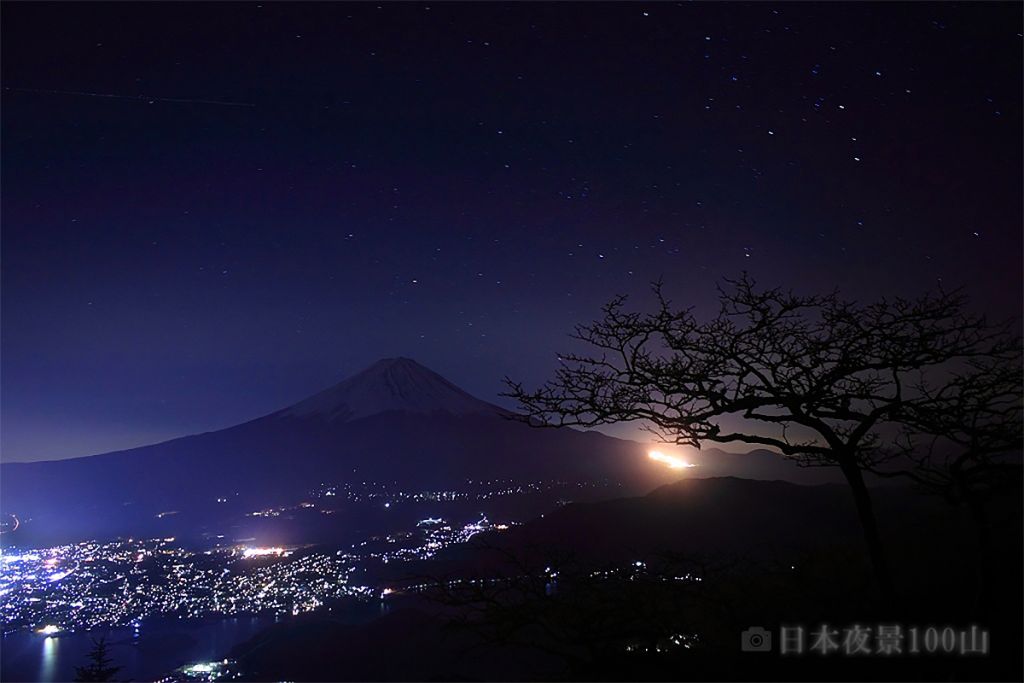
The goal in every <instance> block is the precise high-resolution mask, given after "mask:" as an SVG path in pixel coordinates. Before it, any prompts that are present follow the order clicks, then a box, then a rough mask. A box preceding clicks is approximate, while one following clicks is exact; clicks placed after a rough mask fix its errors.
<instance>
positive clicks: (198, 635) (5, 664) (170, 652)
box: [0, 617, 274, 683]
mask: <svg viewBox="0 0 1024 683" xmlns="http://www.w3.org/2000/svg"><path fill="white" fill-rule="evenodd" d="M273 623H274V619H273V618H272V617H239V618H230V619H217V620H214V621H186V620H177V619H160V620H153V621H149V622H146V621H144V622H143V623H142V625H141V626H140V628H139V630H138V632H137V633H136V631H135V630H134V629H132V628H114V629H96V630H93V631H89V632H82V633H67V634H63V635H60V636H58V637H49V638H48V637H45V636H42V635H40V634H38V633H34V632H32V631H19V632H17V633H12V634H10V635H7V636H4V637H3V639H2V640H0V679H2V680H3V681H4V683H8V682H14V681H71V680H74V677H75V667H76V666H82V665H84V664H87V663H88V662H87V657H88V654H89V651H90V650H91V649H92V639H93V638H97V637H99V636H103V635H105V636H106V637H107V642H108V643H109V644H110V648H109V652H110V656H111V658H112V659H113V660H114V665H115V666H121V667H123V668H122V669H121V670H120V671H119V672H118V673H117V676H116V678H117V679H118V680H132V681H136V682H139V681H151V680H154V679H156V678H158V677H160V676H162V675H164V674H166V673H168V672H170V671H171V670H173V669H176V668H178V667H179V666H183V665H185V664H189V663H191V662H196V661H209V660H214V659H223V658H224V657H225V656H227V653H228V651H229V650H231V648H232V647H233V646H234V645H237V644H238V643H240V642H242V641H244V640H247V639H248V638H251V637H252V636H254V635H256V633H258V632H259V631H260V630H261V629H263V628H265V627H267V626H269V625H271V624H273Z"/></svg>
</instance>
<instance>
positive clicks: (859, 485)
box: [841, 465, 896, 606]
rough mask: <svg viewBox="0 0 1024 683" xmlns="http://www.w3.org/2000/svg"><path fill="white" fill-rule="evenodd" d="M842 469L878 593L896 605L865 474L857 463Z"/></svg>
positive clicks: (884, 600) (889, 603) (888, 603)
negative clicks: (855, 510) (862, 532)
mask: <svg viewBox="0 0 1024 683" xmlns="http://www.w3.org/2000/svg"><path fill="white" fill-rule="evenodd" d="M841 469H842V471H843V474H844V475H845V476H846V481H847V483H849V485H850V490H851V491H852V492H853V501H854V503H855V504H856V506H857V517H858V518H859V519H860V525H861V528H862V529H863V531H864V542H865V544H866V545H867V550H868V557H869V558H870V559H871V568H872V570H873V571H874V575H875V584H876V586H877V588H878V595H879V597H880V598H881V599H882V602H883V604H885V605H887V606H892V605H895V601H896V590H895V588H894V586H893V582H892V574H891V573H890V571H889V561H888V559H887V558H886V554H885V548H883V547H882V539H881V537H880V536H879V535H878V523H877V521H876V520H875V511H874V509H873V507H872V505H871V496H870V494H869V493H868V487H867V486H866V485H865V484H864V475H863V473H862V472H861V470H860V468H859V467H857V466H856V465H843V466H841Z"/></svg>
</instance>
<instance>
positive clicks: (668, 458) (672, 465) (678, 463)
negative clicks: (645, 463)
mask: <svg viewBox="0 0 1024 683" xmlns="http://www.w3.org/2000/svg"><path fill="white" fill-rule="evenodd" d="M647 457H648V458H650V459H651V460H655V461H657V462H662V463H665V465H667V466H668V467H669V469H673V470H685V469H690V468H691V467H696V465H694V464H693V463H690V462H687V461H685V460H683V459H682V458H677V457H676V456H674V455H666V454H665V453H662V452H661V451H648V452H647Z"/></svg>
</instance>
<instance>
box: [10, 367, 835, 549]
mask: <svg viewBox="0 0 1024 683" xmlns="http://www.w3.org/2000/svg"><path fill="white" fill-rule="evenodd" d="M646 455H647V453H646V446H645V445H643V444H640V443H637V442H634V441H627V440H622V439H616V438H612V437H610V436H606V435H604V434H601V433H598V432H583V431H578V430H573V429H538V428H534V427H532V426H530V425H527V424H525V423H523V422H522V421H520V420H517V419H513V416H512V415H511V414H510V413H509V412H508V411H506V410H504V409H502V408H500V407H498V406H495V405H493V404H490V403H488V402H486V401H482V400H480V399H477V398H475V397H473V396H471V395H469V394H468V393H466V392H464V391H463V390H461V389H460V388H458V387H457V386H455V385H454V384H452V383H451V382H449V381H447V380H446V379H444V378H443V377H441V376H440V375H438V374H437V373H434V372H432V371H431V370H429V369H427V368H425V367H423V366H422V365H420V364H419V363H416V362H415V361H413V360H410V359H407V358H392V359H385V360H381V361H378V362H377V363H375V364H373V365H372V366H370V367H369V368H367V369H366V370H364V371H363V372H361V373H359V374H357V375H355V376H353V377H350V378H349V379H346V380H344V381H342V382H340V383H339V384H336V385H335V386H333V387H331V388H329V389H327V390H325V391H322V392H320V393H318V394H315V395H314V396H311V397H309V398H307V399H305V400H303V401H300V402H298V403H296V404H294V405H292V406H289V407H287V408H284V409H283V410H280V411H277V412H275V413H271V414H270V415H267V416H264V417H261V418H258V419H255V420H252V421H250V422H246V423H244V424H240V425H237V426H234V427H229V428H227V429H222V430H219V431H214V432H207V433H203V434H198V435H194V436H188V437H183V438H179V439H173V440H171V441H166V442H163V443H158V444H154V445H151V446H143V447H140V448H133V449H129V450H124V451H115V452H111V453H104V454H101V455H93V456H88V457H82V458H74V459H70V460H56V461H45V462H35V463H4V464H2V465H0V512H2V513H4V514H5V515H16V516H17V518H18V519H19V520H20V522H21V524H20V526H19V530H18V531H17V532H15V533H16V534H19V538H17V539H16V538H13V537H10V538H4V541H6V542H21V541H23V540H26V539H30V538H39V537H42V536H46V537H49V536H56V537H60V538H67V539H74V538H90V537H102V536H107V535H116V534H132V533H153V534H157V533H163V534H171V535H173V534H182V533H196V534H198V533H199V531H200V528H201V527H204V526H205V525H207V524H208V522H209V521H210V520H211V519H213V518H215V517H217V516H224V515H226V514H228V512H230V513H232V514H240V512H239V511H241V510H256V509H260V508H261V507H266V506H271V505H276V504H295V503H296V502H297V501H298V500H301V499H302V498H303V497H304V496H307V495H309V493H310V492H311V491H312V490H314V489H316V488H317V487H321V486H323V485H334V484H343V483H359V484H362V483H363V482H382V483H387V484H388V485H389V486H391V487H392V488H396V489H398V490H403V491H409V492H417V491H423V490H442V489H452V488H457V487H458V486H459V485H460V484H462V483H465V482H466V481H467V480H476V481H481V480H495V479H511V480H517V481H537V480H554V479H560V480H569V481H573V480H577V481H579V480H586V481H597V480H607V481H611V482H615V483H616V484H619V485H621V487H622V491H623V492H636V493H639V492H644V491H647V490H650V489H651V488H653V487H654V486H656V485H658V484H661V483H665V482H666V481H671V480H672V479H674V478H677V477H678V476H679V474H680V473H679V472H678V471H673V470H669V469H668V468H666V467H665V466H663V465H661V464H659V463H656V462H653V461H651V460H649V459H648V458H647V457H646ZM696 462H697V464H698V465H699V468H698V469H695V470H687V471H688V472H699V473H700V474H701V475H702V476H708V475H722V474H737V475H740V476H747V477H754V478H764V479H783V478H786V479H792V480H796V481H804V482H807V481H808V480H811V481H820V477H817V478H816V477H815V476H809V475H814V474H816V473H811V472H808V471H806V470H800V469H798V468H795V467H794V466H792V464H791V463H788V462H785V461H784V460H783V459H782V458H780V457H779V456H777V455H775V454H772V453H768V452H766V451H759V452H758V451H756V452H753V453H750V454H744V455H736V454H725V453H722V452H720V451H705V452H702V453H701V454H699V455H698V456H697V460H696Z"/></svg>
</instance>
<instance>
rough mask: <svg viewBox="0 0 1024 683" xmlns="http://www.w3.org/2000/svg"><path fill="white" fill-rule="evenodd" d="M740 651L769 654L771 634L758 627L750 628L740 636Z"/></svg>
mask: <svg viewBox="0 0 1024 683" xmlns="http://www.w3.org/2000/svg"><path fill="white" fill-rule="evenodd" d="M740 650H742V651H743V652H771V651H772V634H771V632H770V631H767V630H765V629H763V628H761V627H760V626H751V627H750V628H748V629H747V630H746V631H744V632H743V633H741V634H740Z"/></svg>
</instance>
